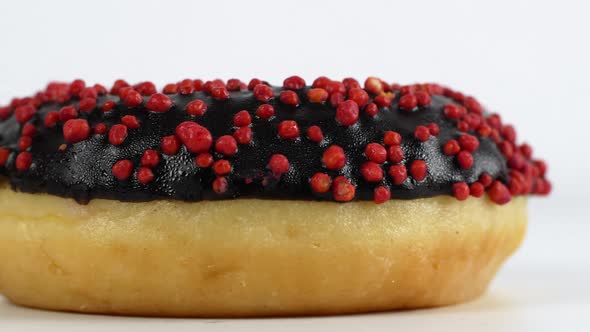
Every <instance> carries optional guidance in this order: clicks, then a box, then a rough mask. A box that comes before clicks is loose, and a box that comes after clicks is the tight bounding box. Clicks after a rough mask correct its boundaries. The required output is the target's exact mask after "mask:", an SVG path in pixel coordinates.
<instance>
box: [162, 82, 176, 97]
mask: <svg viewBox="0 0 590 332" xmlns="http://www.w3.org/2000/svg"><path fill="white" fill-rule="evenodd" d="M162 92H163V93H165V94H167V95H172V94H175V93H178V85H176V84H174V83H170V84H166V85H164V88H163V89H162Z"/></svg>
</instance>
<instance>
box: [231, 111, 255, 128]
mask: <svg viewBox="0 0 590 332" xmlns="http://www.w3.org/2000/svg"><path fill="white" fill-rule="evenodd" d="M251 123H252V117H251V116H250V113H248V111H246V110H244V111H239V112H238V113H236V114H235V115H234V126H236V127H246V126H249V125H250V124H251Z"/></svg>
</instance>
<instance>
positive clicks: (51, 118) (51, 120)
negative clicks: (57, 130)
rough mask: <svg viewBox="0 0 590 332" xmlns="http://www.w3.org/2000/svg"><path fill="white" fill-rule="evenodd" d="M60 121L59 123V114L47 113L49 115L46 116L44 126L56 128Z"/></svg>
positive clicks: (54, 112)
mask: <svg viewBox="0 0 590 332" xmlns="http://www.w3.org/2000/svg"><path fill="white" fill-rule="evenodd" d="M58 121H59V112H56V111H51V112H49V113H47V115H45V120H44V121H43V124H44V125H45V127H47V128H50V127H53V126H55V125H56V124H57V122H58Z"/></svg>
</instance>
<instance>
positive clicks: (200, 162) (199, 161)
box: [195, 153, 213, 168]
mask: <svg viewBox="0 0 590 332" xmlns="http://www.w3.org/2000/svg"><path fill="white" fill-rule="evenodd" d="M195 164H196V165H197V166H199V167H201V168H207V167H210V166H211V165H213V156H212V155H211V154H210V153H201V154H199V155H197V157H196V158H195Z"/></svg>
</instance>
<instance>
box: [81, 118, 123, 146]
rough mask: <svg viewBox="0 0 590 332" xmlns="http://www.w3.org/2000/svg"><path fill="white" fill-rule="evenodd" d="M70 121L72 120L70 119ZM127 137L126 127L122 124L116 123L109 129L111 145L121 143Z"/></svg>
mask: <svg viewBox="0 0 590 332" xmlns="http://www.w3.org/2000/svg"><path fill="white" fill-rule="evenodd" d="M70 121H72V120H70ZM125 138H127V127H126V126H125V125H122V124H116V125H114V126H112V127H111V130H109V142H110V143H111V144H112V145H121V144H123V142H124V141H125Z"/></svg>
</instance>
